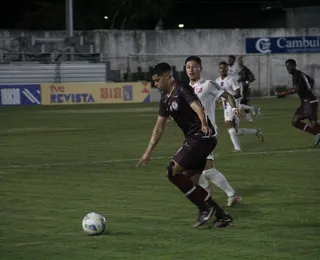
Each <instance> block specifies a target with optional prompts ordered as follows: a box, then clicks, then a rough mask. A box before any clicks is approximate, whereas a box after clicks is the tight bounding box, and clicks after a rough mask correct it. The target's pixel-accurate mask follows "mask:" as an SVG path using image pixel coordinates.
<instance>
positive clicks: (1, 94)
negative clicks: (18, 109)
mask: <svg viewBox="0 0 320 260" xmlns="http://www.w3.org/2000/svg"><path fill="white" fill-rule="evenodd" d="M40 89H41V88H40V84H8V85H0V105H1V106H28V105H33V106H36V105H40V104H41V92H40Z"/></svg>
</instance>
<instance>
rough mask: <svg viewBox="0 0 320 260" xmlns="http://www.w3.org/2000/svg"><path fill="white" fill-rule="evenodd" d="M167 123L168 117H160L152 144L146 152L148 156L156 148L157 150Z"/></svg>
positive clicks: (154, 129) (152, 136)
mask: <svg viewBox="0 0 320 260" xmlns="http://www.w3.org/2000/svg"><path fill="white" fill-rule="evenodd" d="M166 121H167V117H163V116H160V115H158V119H157V122H156V124H155V126H154V128H153V131H152V135H151V138H150V142H149V145H148V148H147V150H146V153H147V154H151V152H152V151H153V150H154V148H156V146H157V144H158V143H159V141H160V139H161V136H162V133H163V131H164V127H165V125H166Z"/></svg>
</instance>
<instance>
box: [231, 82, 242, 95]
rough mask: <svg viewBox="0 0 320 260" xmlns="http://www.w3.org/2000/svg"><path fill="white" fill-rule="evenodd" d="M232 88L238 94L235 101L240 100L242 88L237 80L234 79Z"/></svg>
mask: <svg viewBox="0 0 320 260" xmlns="http://www.w3.org/2000/svg"><path fill="white" fill-rule="evenodd" d="M232 88H233V90H234V91H235V92H236V93H235V94H234V95H233V96H234V98H235V99H238V98H240V97H241V91H240V86H239V83H238V82H237V81H235V80H233V79H232Z"/></svg>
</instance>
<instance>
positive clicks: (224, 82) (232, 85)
mask: <svg viewBox="0 0 320 260" xmlns="http://www.w3.org/2000/svg"><path fill="white" fill-rule="evenodd" d="M216 83H218V85H219V87H220V89H221V90H224V91H227V92H228V93H230V94H231V95H232V96H234V95H235V94H236V93H237V90H238V89H240V86H239V84H238V83H237V82H236V81H235V80H234V78H232V77H230V76H227V77H225V78H224V79H222V78H221V77H219V78H217V79H216Z"/></svg>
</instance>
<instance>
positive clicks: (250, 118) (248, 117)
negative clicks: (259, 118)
mask: <svg viewBox="0 0 320 260" xmlns="http://www.w3.org/2000/svg"><path fill="white" fill-rule="evenodd" d="M246 118H247V120H248V121H252V115H251V114H249V113H248V114H246Z"/></svg>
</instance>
